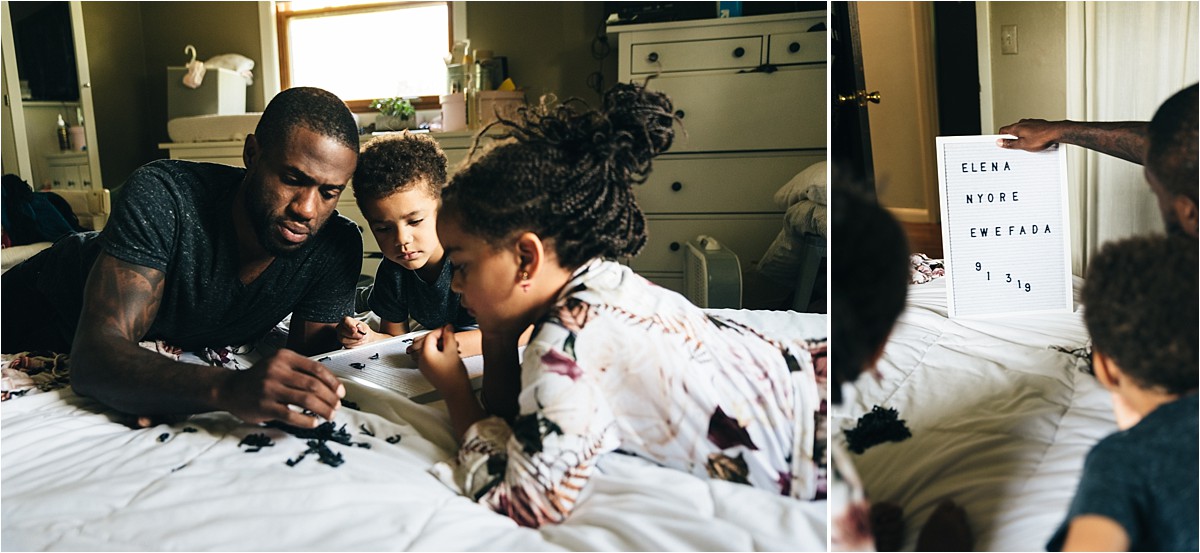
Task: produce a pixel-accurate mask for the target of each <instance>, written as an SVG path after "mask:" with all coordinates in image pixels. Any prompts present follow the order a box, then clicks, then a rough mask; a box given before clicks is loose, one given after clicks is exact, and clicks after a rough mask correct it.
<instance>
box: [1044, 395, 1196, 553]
mask: <svg viewBox="0 0 1200 553" xmlns="http://www.w3.org/2000/svg"><path fill="white" fill-rule="evenodd" d="M1196 409H1197V403H1196V394H1195V393H1192V394H1190V395H1187V396H1184V397H1182V398H1180V399H1177V400H1175V401H1173V402H1171V403H1168V404H1166V405H1161V406H1159V407H1158V408H1157V409H1155V410H1154V411H1151V412H1150V414H1149V415H1146V417H1145V418H1144V419H1142V420H1141V421H1139V422H1138V423H1137V424H1135V425H1134V426H1133V427H1132V428H1130V429H1128V430H1124V431H1121V432H1117V433H1116V434H1112V435H1110V436H1108V437H1107V438H1104V439H1103V440H1100V443H1098V444H1096V447H1093V448H1092V450H1091V451H1090V452H1088V455H1087V460H1086V461H1085V462H1084V465H1083V476H1082V477H1081V478H1080V481H1079V489H1078V490H1077V491H1076V492H1075V499H1073V500H1072V501H1071V509H1070V511H1069V512H1068V513H1067V518H1066V520H1065V521H1064V522H1063V524H1062V526H1061V527H1060V528H1059V529H1058V531H1057V532H1055V534H1054V537H1052V538H1051V539H1050V543H1049V544H1047V545H1046V549H1047V550H1050V551H1059V550H1061V549H1062V546H1063V540H1064V539H1066V535H1067V529H1068V527H1069V526H1070V524H1071V520H1072V519H1074V518H1075V517H1077V516H1080V515H1089V514H1091V515H1100V516H1103V517H1107V518H1110V519H1112V520H1113V521H1115V522H1116V523H1117V524H1120V525H1121V527H1122V528H1124V529H1125V533H1126V534H1128V535H1129V548H1130V549H1129V550H1130V551H1196V550H1197V549H1196V548H1197V516H1198V515H1197V465H1196V458H1197V455H1198V449H1197V430H1198V425H1197V411H1196Z"/></svg>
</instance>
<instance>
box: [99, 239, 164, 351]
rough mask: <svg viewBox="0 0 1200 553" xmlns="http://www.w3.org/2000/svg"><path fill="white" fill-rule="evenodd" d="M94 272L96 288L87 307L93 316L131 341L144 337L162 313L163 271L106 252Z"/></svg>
mask: <svg viewBox="0 0 1200 553" xmlns="http://www.w3.org/2000/svg"><path fill="white" fill-rule="evenodd" d="M93 276H94V277H95V278H96V282H95V288H93V289H92V290H90V292H91V293H90V294H88V297H87V298H86V302H87V305H86V308H85V309H86V312H87V313H88V315H89V318H90V319H92V321H95V322H96V323H98V324H100V325H103V326H105V327H108V328H110V329H113V330H115V331H117V332H118V333H120V335H121V337H122V338H125V339H127V340H130V341H131V342H137V341H139V340H141V339H142V337H143V336H144V335H145V334H146V332H147V331H149V330H150V325H151V324H153V323H154V317H155V315H156V314H157V313H158V306H159V302H160V301H161V300H162V294H163V289H164V287H165V275H164V274H163V272H162V271H159V270H157V269H151V268H148V267H142V266H139V265H134V264H132V263H126V262H124V261H119V260H117V259H113V258H111V257H107V256H105V257H103V258H101V262H100V263H99V264H98V265H97V267H96V271H95V273H94V275H93Z"/></svg>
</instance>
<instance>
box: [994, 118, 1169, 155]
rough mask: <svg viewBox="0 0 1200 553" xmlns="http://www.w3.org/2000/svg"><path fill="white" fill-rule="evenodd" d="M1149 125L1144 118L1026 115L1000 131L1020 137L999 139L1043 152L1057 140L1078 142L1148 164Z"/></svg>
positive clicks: (1004, 144)
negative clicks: (1077, 118) (1079, 118)
mask: <svg viewBox="0 0 1200 553" xmlns="http://www.w3.org/2000/svg"><path fill="white" fill-rule="evenodd" d="M1148 126H1149V124H1148V123H1145V122H1141V121H1122V122H1115V123H1087V122H1078V121H1046V120H1044V119H1022V120H1020V121H1018V122H1016V123H1013V124H1011V125H1006V126H1003V127H1000V131H999V132H1000V134H1011V135H1013V136H1016V137H1017V138H1016V139H1011V138H1001V139H999V140H997V141H996V143H997V145H999V146H1000V147H1002V148H1009V149H1015V150H1025V151H1028V152H1040V151H1042V150H1045V149H1046V148H1049V147H1050V146H1052V145H1054V144H1074V145H1076V146H1082V147H1084V148H1087V149H1089V150H1095V151H1097V152H1100V153H1102V154H1105V155H1110V156H1113V157H1118V158H1121V159H1123V160H1125V161H1129V162H1133V163H1136V164H1138V165H1144V164H1145V163H1144V160H1145V158H1146V148H1147V146H1148V145H1149V135H1148V131H1147V128H1148Z"/></svg>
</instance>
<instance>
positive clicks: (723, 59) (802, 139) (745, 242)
mask: <svg viewBox="0 0 1200 553" xmlns="http://www.w3.org/2000/svg"><path fill="white" fill-rule="evenodd" d="M825 22H826V17H825V12H823V11H819V12H801V13H791V14H778V15H763V16H753V17H738V18H728V19H707V20H696V21H680V22H671V23H648V24H641V25H620V26H611V27H609V28H608V34H609V35H610V36H613V35H615V36H616V37H617V39H618V42H617V50H616V52H617V54H618V56H619V59H618V68H619V77H618V78H619V80H620V81H621V82H639V83H640V82H643V81H645V80H646V78H647V77H651V76H654V78H653V79H651V80H650V81H649V83H648V85H647V86H648V87H649V88H651V89H654V90H659V91H662V92H664V93H666V94H667V95H668V96H669V97H670V98H671V101H672V102H673V104H674V106H675V110H676V113H675V114H676V117H678V118H679V122H678V123H677V124H676V137H675V142H674V144H673V145H672V146H671V149H670V150H669V151H668V153H666V154H663V155H661V156H659V157H658V158H657V159H656V160H655V162H654V169H653V171H652V173H651V175H650V176H649V179H648V180H647V181H646V183H645V184H642V185H641V186H635V187H634V190H635V191H636V194H637V197H638V203H639V205H640V206H641V208H642V211H643V212H644V213H645V214H646V226H647V231H648V233H649V238H648V240H647V243H646V248H645V249H644V250H643V251H642V253H641V254H639V255H638V256H637V257H636V258H634V259H632V260H630V266H631V267H633V268H634V270H636V271H637V272H638V273H640V274H642V275H643V276H645V277H647V278H649V279H650V280H652V281H654V282H656V283H657V284H659V285H660V286H663V287H665V288H670V289H672V290H676V291H679V292H682V291H683V289H684V282H683V274H684V255H683V250H684V247H685V246H684V245H685V244H686V243H687V241H688V240H690V239H693V238H695V237H696V236H697V235H700V234H707V235H709V236H712V237H714V238H716V239H717V241H719V242H721V243H723V244H725V245H726V246H727V247H729V248H730V249H732V250H733V251H734V252H735V253H737V254H738V257H739V258H740V260H741V263H742V267H743V269H745V268H746V267H749V265H750V264H751V263H754V262H757V261H758V260H759V259H760V258H761V257H762V255H763V253H764V252H765V251H766V249H767V247H768V246H769V245H770V244H771V241H772V240H773V239H774V238H775V235H776V234H778V233H779V231H780V229H782V228H783V207H781V206H779V205H776V204H775V203H774V201H773V199H772V196H773V195H774V194H775V191H776V190H778V189H779V188H780V187H781V186H783V185H784V184H785V183H787V182H788V181H789V180H790V179H791V178H792V177H794V176H795V175H796V174H797V173H799V172H800V171H802V170H803V169H805V168H806V167H808V166H809V165H812V164H813V163H816V162H818V161H822V160H824V159H825V156H826V149H825V135H826V111H827V110H826V109H825V107H826V105H827V102H826V96H827V91H828V88H829V87H828V86H826V75H825V74H826V72H825V64H826V61H825V60H826V56H825V44H826V32H825V27H826V23H825Z"/></svg>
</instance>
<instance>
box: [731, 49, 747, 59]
mask: <svg viewBox="0 0 1200 553" xmlns="http://www.w3.org/2000/svg"><path fill="white" fill-rule="evenodd" d="M744 55H746V49H745V48H742V47H741V46H738V47H737V48H734V49H733V57H735V58H740V57H742V56H744Z"/></svg>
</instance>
